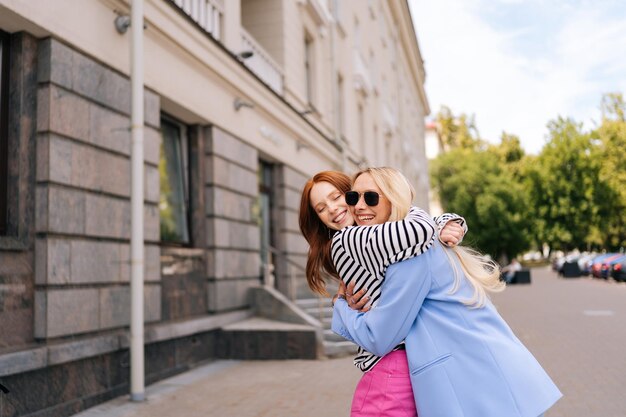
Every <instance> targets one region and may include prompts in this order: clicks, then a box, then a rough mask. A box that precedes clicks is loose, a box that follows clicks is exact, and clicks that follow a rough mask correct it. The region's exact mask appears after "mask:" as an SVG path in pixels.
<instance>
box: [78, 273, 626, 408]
mask: <svg viewBox="0 0 626 417" xmlns="http://www.w3.org/2000/svg"><path fill="white" fill-rule="evenodd" d="M531 274H532V283H531V285H511V286H509V288H507V289H506V290H505V291H504V292H503V293H501V294H497V295H496V296H495V297H493V300H494V302H495V304H496V306H497V307H498V310H499V311H500V312H501V314H502V315H503V316H504V317H505V319H506V320H507V321H508V323H509V324H510V325H511V327H512V328H513V330H514V331H515V332H516V334H517V336H518V337H519V338H520V339H521V340H522V342H523V343H525V344H526V346H527V347H528V348H529V349H530V351H531V352H533V354H534V355H535V356H536V357H537V359H538V360H539V362H540V363H541V364H542V365H543V366H544V368H545V369H546V370H547V372H548V373H549V374H550V376H551V377H552V378H553V379H554V381H555V382H556V384H557V385H558V386H559V388H560V389H561V391H562V392H563V394H564V397H563V398H562V399H561V400H560V401H559V402H558V403H557V404H556V406H554V407H553V408H552V409H551V410H549V411H548V412H547V413H546V417H624V416H625V415H626V395H624V387H625V386H626V358H625V354H624V351H625V350H624V349H625V347H626V327H625V326H624V318H625V317H626V302H625V299H626V284H618V283H616V282H614V281H608V282H607V281H604V280H598V279H591V278H579V279H563V278H557V276H556V273H554V272H553V271H551V270H550V269H549V268H548V267H544V268H537V269H533V270H532V272H531ZM359 376H360V375H359V372H358V371H357V370H356V369H355V368H354V367H353V366H352V364H351V358H348V357H346V358H340V359H327V360H318V361H300V360H296V361H251V362H243V361H218V362H214V363H212V364H209V365H207V366H204V367H201V368H198V369H196V370H194V371H191V372H188V373H186V374H183V375H179V376H177V377H174V378H171V379H169V380H166V381H162V382H160V383H157V384H155V385H153V386H151V387H149V389H148V401H147V402H145V403H142V404H133V403H129V402H128V400H127V398H118V399H116V400H113V401H111V402H109V403H106V404H103V405H100V406H98V407H94V408H92V409H90V410H87V411H85V412H83V413H81V414H79V416H81V417H95V416H104V415H106V416H110V417H130V416H133V417H139V416H151V417H152V416H154V417H159V416H175V415H185V416H188V417H193V416H204V417H206V416H236V417H253V416H275V417H288V416H289V417H292V416H302V417H309V416H310V417H313V416H324V417H326V416H347V415H348V414H349V404H350V401H351V398H352V392H353V390H354V387H355V385H356V383H357V380H358V378H359ZM478 388H480V387H479V386H478ZM472 417H474V416H472ZM498 417H506V416H498Z"/></svg>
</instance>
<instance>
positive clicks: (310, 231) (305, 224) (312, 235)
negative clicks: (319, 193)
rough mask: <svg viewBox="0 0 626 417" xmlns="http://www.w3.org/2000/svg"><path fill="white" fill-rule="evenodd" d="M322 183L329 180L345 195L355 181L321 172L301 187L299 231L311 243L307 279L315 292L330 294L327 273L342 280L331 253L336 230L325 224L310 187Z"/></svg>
mask: <svg viewBox="0 0 626 417" xmlns="http://www.w3.org/2000/svg"><path fill="white" fill-rule="evenodd" d="M319 182H328V183H330V184H332V185H333V186H335V187H336V188H337V189H338V190H339V191H340V192H341V193H342V194H345V193H346V192H347V191H350V188H351V186H352V182H351V181H350V177H348V176H347V175H346V174H344V173H343V172H339V171H322V172H319V173H317V174H316V175H315V176H314V177H313V178H311V179H310V180H308V181H307V182H306V184H305V185H304V189H303V190H302V198H301V199H300V217H299V223H300V231H302V235H303V236H304V238H305V239H306V241H307V242H309V253H308V257H307V261H306V280H307V283H308V284H309V288H311V290H312V291H314V292H316V293H318V294H322V295H328V291H326V280H325V279H324V274H328V275H330V276H332V277H334V278H336V279H339V276H338V275H337V271H336V270H335V265H334V264H333V260H332V258H331V256H330V244H331V238H332V235H333V233H334V230H332V229H329V228H328V227H326V225H325V224H324V223H322V221H321V220H320V218H319V216H318V215H317V213H316V212H315V210H314V209H313V206H312V205H311V189H312V188H313V186H314V185H315V184H317V183H319Z"/></svg>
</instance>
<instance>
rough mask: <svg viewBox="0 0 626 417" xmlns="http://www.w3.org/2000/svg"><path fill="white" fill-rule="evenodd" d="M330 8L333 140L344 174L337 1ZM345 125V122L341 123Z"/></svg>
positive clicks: (344, 151) (344, 152)
mask: <svg viewBox="0 0 626 417" xmlns="http://www.w3.org/2000/svg"><path fill="white" fill-rule="evenodd" d="M331 8H332V10H331V11H330V14H331V15H332V17H333V24H332V27H331V28H330V68H331V71H332V74H331V77H330V79H331V80H333V89H332V90H333V91H335V94H334V97H333V114H334V115H335V117H334V120H335V129H334V131H335V134H334V139H335V144H337V145H339V146H340V147H341V170H342V171H343V172H346V171H347V169H348V158H347V155H346V145H347V144H345V143H341V132H340V131H339V112H340V111H341V110H340V109H339V103H340V101H339V95H340V94H341V91H339V90H337V88H336V86H337V59H336V57H335V53H336V50H337V45H336V42H337V40H336V39H337V38H336V33H335V32H336V31H337V20H338V19H339V17H338V15H337V13H338V12H337V0H333V1H332V2H331ZM343 122H344V123H345V120H344V121H343Z"/></svg>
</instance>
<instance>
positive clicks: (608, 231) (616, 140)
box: [592, 93, 626, 250]
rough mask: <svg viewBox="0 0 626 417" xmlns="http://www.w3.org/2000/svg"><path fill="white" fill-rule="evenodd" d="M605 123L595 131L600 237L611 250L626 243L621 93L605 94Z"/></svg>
mask: <svg viewBox="0 0 626 417" xmlns="http://www.w3.org/2000/svg"><path fill="white" fill-rule="evenodd" d="M600 108H601V110H602V124H601V125H600V126H599V127H598V128H597V129H596V130H595V131H593V132H592V138H594V139H596V140H597V148H598V149H597V151H596V157H597V158H598V160H600V161H601V165H600V172H599V182H600V184H601V185H602V187H603V188H602V190H601V191H602V195H599V196H598V204H599V205H600V207H599V214H600V215H599V219H598V225H597V232H598V234H599V236H598V239H599V240H600V241H602V245H603V246H604V247H605V248H607V249H610V250H615V249H619V248H621V247H624V246H626V164H625V163H624V155H626V118H625V114H626V104H625V103H624V98H623V96H622V95H621V94H615V93H613V94H606V95H605V96H604V97H603V98H602V104H601V107H600Z"/></svg>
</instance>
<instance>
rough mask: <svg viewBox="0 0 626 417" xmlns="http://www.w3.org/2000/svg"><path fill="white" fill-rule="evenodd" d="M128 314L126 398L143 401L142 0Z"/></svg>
mask: <svg viewBox="0 0 626 417" xmlns="http://www.w3.org/2000/svg"><path fill="white" fill-rule="evenodd" d="M130 21H131V24H130V28H131V72H130V82H131V100H132V110H131V134H132V152H131V196H130V205H131V219H130V222H131V237H130V252H131V255H130V256H131V259H130V260H131V275H130V294H131V301H130V303H131V313H130V361H131V363H130V399H131V401H135V402H137V401H143V400H144V399H145V390H144V340H143V334H144V328H143V324H144V321H143V271H144V237H143V223H144V220H143V175H144V173H143V171H144V166H143V119H144V115H143V111H144V109H143V84H144V79H143V0H132V5H131V16H130Z"/></svg>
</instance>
